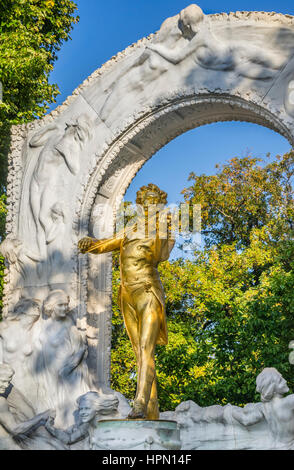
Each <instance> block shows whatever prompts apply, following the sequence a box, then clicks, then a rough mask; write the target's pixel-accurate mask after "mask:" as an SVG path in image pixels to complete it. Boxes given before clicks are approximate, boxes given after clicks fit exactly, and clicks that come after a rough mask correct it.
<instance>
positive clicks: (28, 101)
mask: <svg viewBox="0 0 294 470" xmlns="http://www.w3.org/2000/svg"><path fill="white" fill-rule="evenodd" d="M76 10H77V6H76V4H75V2H73V1H71V0H0V82H1V85H2V90H3V97H2V102H0V240H1V239H3V238H4V237H5V215H6V206H5V202H6V192H5V191H6V177H7V155H8V152H9V147H10V128H11V125H13V124H20V123H24V122H29V121H32V120H33V119H36V118H40V117H42V116H43V115H44V114H45V113H46V111H47V110H48V107H49V105H50V104H51V103H53V102H55V99H56V96H57V95H58V93H59V90H58V86H57V85H56V84H50V83H49V75H50V72H51V71H52V70H53V65H54V62H55V61H56V59H57V52H58V51H59V49H60V47H61V44H62V43H63V41H67V40H68V39H69V38H70V32H71V30H72V28H73V25H74V24H75V23H77V22H78V20H79V18H78V16H77V15H76ZM2 283H3V259H2V258H1V259H0V291H2ZM1 298H2V297H1Z"/></svg>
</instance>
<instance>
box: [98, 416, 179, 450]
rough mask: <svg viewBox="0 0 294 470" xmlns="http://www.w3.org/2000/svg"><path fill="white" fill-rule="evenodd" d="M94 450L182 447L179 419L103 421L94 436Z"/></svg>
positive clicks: (169, 448)
mask: <svg viewBox="0 0 294 470" xmlns="http://www.w3.org/2000/svg"><path fill="white" fill-rule="evenodd" d="M90 441H91V448H92V449H93V450H178V449H180V448H181V440H180V431H179V429H178V426H177V423H176V421H164V420H154V421H148V420H137V419H136V420H102V421H99V422H97V425H96V428H95V430H94V432H93V434H92V436H91V439H90Z"/></svg>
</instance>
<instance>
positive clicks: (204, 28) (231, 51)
mask: <svg viewBox="0 0 294 470" xmlns="http://www.w3.org/2000/svg"><path fill="white" fill-rule="evenodd" d="M204 18H205V17H204V14H203V11H202V10H201V8H200V7H199V6H197V5H190V6H188V7H187V8H185V9H184V10H182V11H181V12H180V15H179V28H180V29H181V31H182V34H183V37H184V38H185V39H186V44H184V45H183V44H175V45H174V46H175V47H173V48H171V47H167V46H166V44H165V43H164V42H162V43H159V44H153V43H150V44H149V45H148V46H147V47H148V48H149V49H150V50H152V51H155V52H157V53H158V54H159V55H160V56H161V57H163V58H164V59H166V60H167V61H169V62H171V63H173V64H178V63H179V62H182V61H183V60H184V59H186V58H187V57H188V56H190V55H191V54H193V59H194V60H195V61H196V62H197V63H198V65H200V66H201V67H203V68H207V69H212V70H223V71H226V70H228V71H229V70H235V71H236V73H237V74H239V75H240V76H244V77H247V78H252V79H255V80H257V79H261V80H264V79H268V78H272V77H273V75H274V73H275V72H276V71H277V70H278V69H280V68H281V67H282V66H283V64H284V63H285V60H286V59H285V57H283V56H281V55H280V54H277V53H275V52H273V51H272V52H270V53H268V52H266V51H261V50H260V48H258V47H255V46H253V45H252V44H248V43H244V42H241V41H240V42H237V41H235V42H233V43H231V42H230V43H226V42H225V41H220V40H218V39H217V38H216V37H215V36H214V35H213V33H212V31H211V30H210V28H209V26H208V24H204Z"/></svg>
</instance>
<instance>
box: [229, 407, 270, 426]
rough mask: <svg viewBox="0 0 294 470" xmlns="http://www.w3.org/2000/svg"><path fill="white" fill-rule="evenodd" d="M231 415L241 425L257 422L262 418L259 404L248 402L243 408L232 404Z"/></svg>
mask: <svg viewBox="0 0 294 470" xmlns="http://www.w3.org/2000/svg"><path fill="white" fill-rule="evenodd" d="M232 416H233V418H235V419H236V420H237V421H239V423H241V424H243V426H251V425H252V424H256V423H258V422H259V421H260V420H261V419H263V418H264V416H263V413H262V409H261V407H260V404H258V403H249V404H248V405H246V406H245V407H244V408H239V407H237V406H234V407H233V409H232Z"/></svg>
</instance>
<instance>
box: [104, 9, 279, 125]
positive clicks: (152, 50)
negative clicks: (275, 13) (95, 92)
mask: <svg viewBox="0 0 294 470" xmlns="http://www.w3.org/2000/svg"><path fill="white" fill-rule="evenodd" d="M189 56H192V57H193V59H194V60H195V61H196V62H197V64H198V65H199V66H201V67H203V68H206V69H212V70H221V71H231V70H234V71H235V72H236V73H237V74H238V75H240V76H243V77H247V78H251V79H255V80H259V79H260V80H265V79H269V78H272V77H273V76H274V74H275V72H276V71H277V70H279V69H280V68H281V67H282V66H283V64H284V63H285V61H286V58H285V57H283V56H282V55H281V54H278V53H276V52H274V51H271V52H270V53H268V52H266V51H265V50H262V51H261V50H260V48H259V47H256V46H254V45H252V44H249V43H248V42H244V41H243V42H242V41H239V42H237V41H235V42H234V43H231V42H227V41H225V40H219V39H217V38H216V37H215V36H214V34H213V33H212V31H211V29H210V26H209V24H208V22H206V21H205V15H204V13H203V11H202V9H201V8H200V7H199V6H198V5H195V4H192V5H190V6H188V7H186V8H184V9H183V10H182V11H181V12H180V14H179V15H176V16H174V17H171V18H168V19H167V20H165V21H164V22H163V24H162V25H161V28H160V30H159V31H158V33H157V34H156V35H155V37H154V38H153V39H152V40H151V41H149V42H148V43H147V45H146V47H145V50H144V51H143V52H142V54H141V55H140V56H139V57H138V58H136V59H135V61H134V62H133V63H132V64H131V65H128V66H126V67H125V68H124V69H123V70H122V72H121V74H120V75H119V76H118V77H116V79H115V81H114V82H113V83H112V84H111V85H110V86H109V87H108V89H106V90H104V92H105V93H106V94H107V97H106V99H105V101H104V103H103V105H102V107H101V109H100V117H101V119H102V121H107V123H109V124H111V122H112V119H113V116H115V113H116V112H117V103H120V106H122V102H123V100H124V99H125V100H128V101H129V100H130V99H132V98H131V97H132V96H133V95H134V94H135V95H136V102H137V103H138V102H139V101H140V102H144V100H146V98H147V97H149V96H150V95H152V89H150V87H152V86H153V87H154V88H155V87H157V86H158V84H157V81H156V80H157V79H158V77H160V76H161V75H163V74H164V73H165V72H166V71H167V70H168V69H169V68H170V67H171V66H173V65H177V64H179V63H180V62H183V61H184V60H185V59H186V58H187V57H189Z"/></svg>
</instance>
